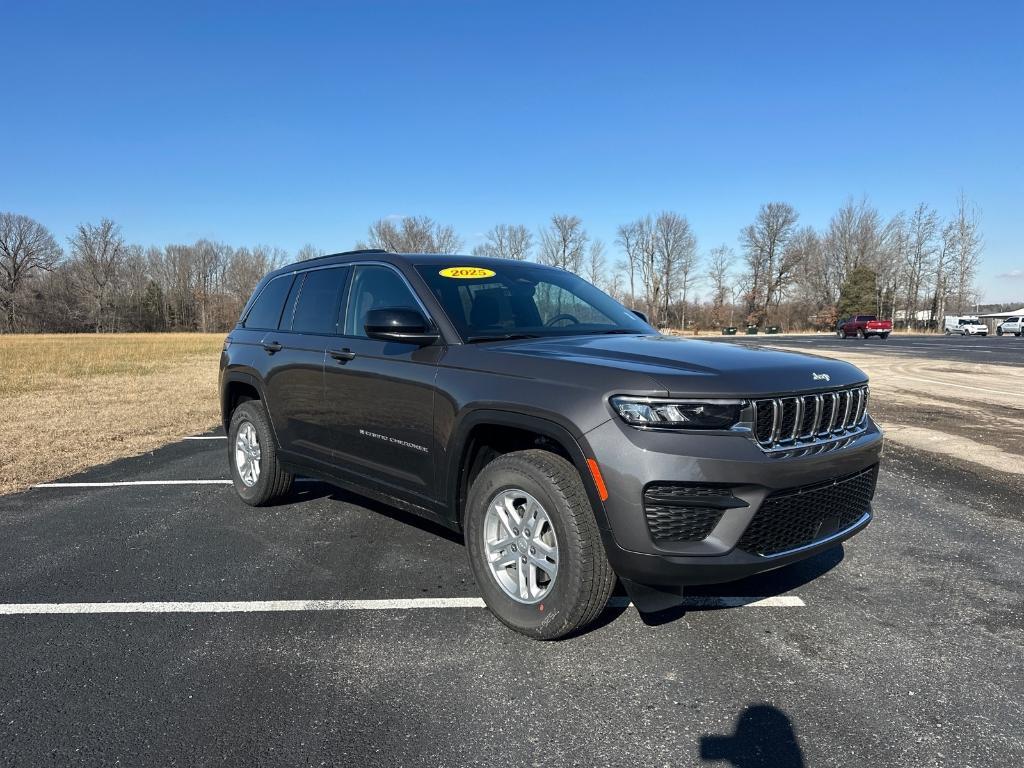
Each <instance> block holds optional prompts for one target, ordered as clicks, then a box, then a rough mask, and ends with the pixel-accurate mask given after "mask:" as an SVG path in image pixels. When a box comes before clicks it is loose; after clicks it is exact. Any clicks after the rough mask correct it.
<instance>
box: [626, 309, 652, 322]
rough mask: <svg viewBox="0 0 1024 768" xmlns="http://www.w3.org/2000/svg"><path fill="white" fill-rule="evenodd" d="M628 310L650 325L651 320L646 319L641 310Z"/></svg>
mask: <svg viewBox="0 0 1024 768" xmlns="http://www.w3.org/2000/svg"><path fill="white" fill-rule="evenodd" d="M630 311H631V312H632V313H633V314H634V315H636V316H637V317H639V318H640V319H641V320H643V321H644V322H645V323H647V324H648V325H650V324H651V321H650V320H648V319H647V315H645V314H644V313H643V312H641V311H640V310H639V309H634V310H630Z"/></svg>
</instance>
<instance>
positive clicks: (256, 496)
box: [228, 400, 277, 504]
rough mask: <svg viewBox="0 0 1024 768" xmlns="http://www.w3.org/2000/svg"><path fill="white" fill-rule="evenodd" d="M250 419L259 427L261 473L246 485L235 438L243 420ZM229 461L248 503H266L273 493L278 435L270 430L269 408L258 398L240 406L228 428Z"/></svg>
mask: <svg viewBox="0 0 1024 768" xmlns="http://www.w3.org/2000/svg"><path fill="white" fill-rule="evenodd" d="M245 422H249V423H250V424H252V425H253V427H255V428H256V439H257V440H259V444H260V477H259V480H257V481H256V483H255V484H254V485H251V486H249V485H246V484H245V483H243V482H242V478H241V476H240V475H239V474H238V466H237V465H236V464H235V440H236V439H237V437H238V430H239V429H240V428H241V426H242V424H244V423H245ZM228 465H229V469H230V471H231V482H232V483H233V484H234V486H235V492H236V493H237V494H238V495H239V497H240V498H241V499H242V501H244V502H246V503H247V504H262V503H263V502H264V501H266V500H267V499H268V498H269V497H270V495H271V490H272V489H271V488H270V484H271V483H272V482H273V481H274V476H275V474H276V469H277V450H276V445H275V443H274V435H273V433H272V432H271V431H270V422H269V421H268V419H267V415H266V410H265V409H264V408H263V405H262V404H261V403H260V402H259V401H258V400H249V401H247V402H245V403H242V404H241V405H240V406H238V407H237V408H236V409H235V411H234V413H232V414H231V424H230V427H229V429H228Z"/></svg>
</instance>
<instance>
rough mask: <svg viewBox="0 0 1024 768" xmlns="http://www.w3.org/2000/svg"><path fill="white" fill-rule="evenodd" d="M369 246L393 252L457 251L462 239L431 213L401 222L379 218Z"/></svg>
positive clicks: (411, 217) (460, 246)
mask: <svg viewBox="0 0 1024 768" xmlns="http://www.w3.org/2000/svg"><path fill="white" fill-rule="evenodd" d="M369 234H370V241H369V246H366V245H365V244H363V243H360V244H358V245H357V247H358V248H364V247H370V248H383V249H384V250H385V251H391V252H393V253H457V252H458V251H460V250H461V249H462V240H461V239H460V238H459V236H458V235H456V234H455V230H454V229H453V228H452V227H450V226H447V225H441V224H438V223H437V222H435V221H434V220H433V219H432V218H430V217H429V216H406V217H405V218H403V219H402V220H401V221H400V222H399V223H397V224H396V223H395V221H394V220H393V219H378V220H377V221H375V222H374V223H373V224H371V225H370V230H369Z"/></svg>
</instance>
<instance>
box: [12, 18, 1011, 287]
mask: <svg viewBox="0 0 1024 768" xmlns="http://www.w3.org/2000/svg"><path fill="white" fill-rule="evenodd" d="M895 6H896V4H895V3H891V2H886V3H880V4H877V5H872V4H869V3H855V4H851V3H843V4H835V5H833V4H828V3H820V2H818V3H808V4H800V3H789V2H775V3H753V2H751V3H710V2H709V3H706V4H690V3H664V4H659V3H651V4H644V5H641V4H640V3H626V2H620V3H614V4H613V3H597V2H588V3H579V4H573V3H529V2H514V3H512V2H509V3H502V4H499V3H484V2H444V3H442V2H432V3H428V2H396V3H391V2H377V3H369V2H367V3H362V4H355V3H322V4H318V3H312V4H302V3H277V4H273V3H262V2H247V3H239V4H235V5H231V4H228V3H196V4H190V3H187V2H175V3H166V4H164V5H158V4H157V3H138V2H131V3H123V4H121V3H101V2H96V3H89V4H84V3H74V4H59V3H50V2H26V1H25V0H13V1H12V0H0V28H2V29H3V33H2V35H0V37H2V43H0V72H2V73H3V80H4V86H3V92H4V95H5V96H4V100H3V103H4V108H3V110H2V113H0V169H2V170H0V210H14V211H18V212H20V213H25V214H27V215H30V216H33V217H34V218H37V219H39V220H40V221H42V222H43V223H45V224H46V225H47V226H49V227H50V228H51V229H52V230H53V231H54V233H55V234H56V235H57V236H58V237H59V238H61V239H63V238H64V237H66V236H67V235H68V234H70V232H71V230H72V228H73V227H74V226H75V224H77V223H78V222H80V221H93V220H97V219H99V218H100V217H102V216H108V217H111V218H113V219H115V220H116V221H118V222H119V223H120V224H121V225H122V227H123V230H124V233H125V236H126V237H127V238H128V239H130V240H132V241H135V242H141V243H144V244H149V243H154V244H164V243H167V242H181V241H190V240H193V239H195V238H198V237H211V238H216V239H220V240H224V241H227V242H230V243H232V244H235V245H242V244H255V243H265V244H269V245H279V246H281V247H284V248H288V249H289V250H293V251H294V250H295V249H297V248H298V247H299V246H301V245H302V244H303V243H305V242H312V243H314V244H316V245H317V246H319V247H321V248H324V249H326V250H341V249H344V248H347V247H350V246H351V245H352V243H353V242H354V241H355V240H357V239H359V238H362V237H364V236H365V231H366V227H367V225H368V223H369V222H370V221H371V220H373V219H375V218H379V217H382V216H387V215H391V214H422V215H429V216H432V217H434V218H435V219H437V220H439V221H442V222H444V223H450V224H452V225H454V226H455V227H456V228H457V229H458V230H459V232H460V233H461V234H462V235H463V236H464V238H465V240H466V249H467V250H469V249H470V248H471V247H472V246H473V245H475V244H476V243H477V242H479V240H480V238H481V236H482V233H483V232H485V231H486V230H487V229H488V228H489V227H490V226H492V225H493V224H495V223H498V222H508V223H523V224H527V225H529V226H531V228H536V227H538V226H540V225H542V224H543V223H544V222H545V220H546V218H547V217H548V216H549V215H550V214H551V213H554V212H565V213H574V214H577V215H579V216H581V217H582V218H583V219H584V222H585V224H586V225H587V227H588V229H589V231H590V233H591V234H592V235H593V236H596V237H600V238H602V239H604V240H605V241H606V243H607V245H608V246H609V249H610V250H611V251H612V252H613V254H614V251H615V248H614V245H613V241H614V232H615V227H616V226H617V225H618V224H619V223H622V222H625V221H628V220H630V219H632V218H635V217H636V216H639V215H641V214H644V213H647V212H657V211H658V210H662V209H671V210H675V211H678V212H680V213H683V214H685V215H686V216H687V217H688V218H689V219H690V221H691V223H692V225H693V226H694V229H695V231H696V233H697V236H698V239H699V242H700V246H701V248H702V250H704V251H705V252H706V251H707V250H708V249H710V248H712V247H714V246H716V245H719V244H721V243H726V244H729V245H731V246H733V247H734V248H737V247H738V246H737V242H736V239H737V233H738V231H739V229H740V228H741V227H742V226H743V225H744V224H746V223H748V222H749V221H750V220H751V218H752V217H753V215H754V214H755V212H756V210H757V207H758V205H759V204H761V203H762V202H766V201H769V200H785V201H788V202H790V203H792V204H793V205H795V206H796V207H797V209H798V210H799V211H800V213H801V221H802V222H803V223H806V224H812V225H814V226H817V227H822V226H824V225H825V224H826V223H827V221H828V218H829V216H830V215H831V213H832V212H833V211H834V210H835V209H836V208H837V207H838V206H839V205H841V204H842V203H843V202H844V201H845V200H846V199H847V197H849V196H851V195H852V196H854V197H856V198H859V197H860V196H862V195H868V196H869V197H870V199H871V200H872V202H873V203H874V204H875V205H876V206H877V207H878V208H879V209H880V210H881V212H882V213H883V214H885V215H887V216H888V215H891V214H893V213H895V212H897V211H899V210H901V209H911V208H913V206H914V205H915V204H916V203H918V202H919V201H922V200H923V201H927V202H929V203H931V204H933V205H934V206H936V207H937V208H938V209H939V210H940V212H942V213H948V212H950V211H951V210H952V208H953V204H954V201H955V198H956V196H957V194H958V192H959V190H960V189H963V190H964V191H965V192H966V193H967V195H968V197H969V198H970V199H972V200H973V201H974V202H975V203H976V204H977V205H978V206H979V207H980V208H981V209H982V211H983V224H984V232H985V238H986V248H985V257H984V264H983V267H982V271H981V275H980V277H981V280H980V282H981V285H982V287H983V289H984V296H985V299H986V300H988V301H1012V300H1017V299H1021V300H1024V247H1022V245H1024V220H1022V217H1021V202H1022V192H1024V183H1022V179H1024V149H1022V137H1024V120H1022V117H1024V99H1022V96H1024V43H1022V40H1024V4H1021V3H1003V4H985V3H957V4H952V3H942V2H930V3H902V4H899V7H895ZM1014 273H1016V274H1017V276H1016V277H1012V276H1011V277H1000V275H1013V274H1014Z"/></svg>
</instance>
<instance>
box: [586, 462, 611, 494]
mask: <svg viewBox="0 0 1024 768" xmlns="http://www.w3.org/2000/svg"><path fill="white" fill-rule="evenodd" d="M587 466H588V467H590V475H591V477H593V478H594V485H596V486H597V495H598V496H600V497H601V501H608V486H606V485H605V484H604V478H603V477H601V468H600V467H599V466H597V461H595V460H594V459H587Z"/></svg>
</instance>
